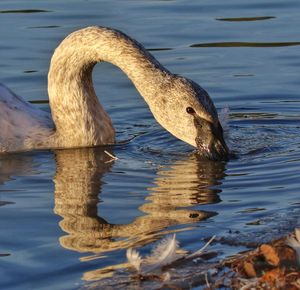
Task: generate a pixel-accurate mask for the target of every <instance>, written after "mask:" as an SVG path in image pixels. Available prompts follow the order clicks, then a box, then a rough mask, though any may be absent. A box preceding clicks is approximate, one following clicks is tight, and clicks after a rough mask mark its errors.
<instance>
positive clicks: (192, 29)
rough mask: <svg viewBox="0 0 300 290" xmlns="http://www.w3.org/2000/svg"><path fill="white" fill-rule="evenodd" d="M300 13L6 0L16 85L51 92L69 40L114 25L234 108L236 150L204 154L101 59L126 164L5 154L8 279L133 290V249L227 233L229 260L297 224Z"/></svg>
mask: <svg viewBox="0 0 300 290" xmlns="http://www.w3.org/2000/svg"><path fill="white" fill-rule="evenodd" d="M299 12H300V2H299V1H285V0H277V1H276V0H275V1H274V0H273V1H268V0H267V1H263V3H262V1H258V0H253V1H238V0H230V1H226V3H225V2H224V1H220V0H216V1H210V0H205V1H187V0H182V1H179V0H178V1H149V0H147V1H146V0H144V1H121V0H119V1H108V0H107V1H96V0H90V1H88V0H72V1H71V0H70V1H59V0H52V1H50V0H48V1H33V0H28V1H21V0H13V1H12V0H1V3H0V39H1V42H0V52H1V57H0V82H2V83H3V84H5V85H6V86H8V87H9V88H11V89H12V90H13V91H14V92H15V93H17V94H18V95H21V96H23V97H24V98H25V99H26V100H28V101H37V102H38V103H41V102H40V101H47V100H48V96H47V71H48V66H49V61H50V58H51V55H52V53H53V50H54V48H55V47H56V46H57V45H58V43H59V42H60V41H61V40H62V39H63V38H64V37H65V36H66V35H67V34H68V33H70V32H72V31H74V30H76V29H79V28H82V27H85V26H88V25H102V26H110V27H114V28H117V29H120V30H122V31H124V32H125V33H127V34H129V35H131V36H132V37H134V38H136V39H137V40H138V41H139V42H141V43H142V44H143V45H144V46H145V47H146V48H148V49H151V50H152V53H153V54H154V55H155V57H156V58H157V59H158V60H159V61H160V62H161V63H162V64H163V65H165V66H166V67H167V68H168V69H169V70H171V71H172V72H174V73H178V74H182V75H185V76H187V77H189V78H191V79H193V80H194V81H196V82H198V83H200V84H201V86H203V87H204V88H205V89H206V90H207V91H208V92H209V94H210V95H211V97H212V99H213V100H214V103H215V105H216V107H217V108H218V110H221V109H222V108H229V120H228V124H227V125H228V131H229V136H228V143H229V144H230V147H231V149H232V151H233V152H234V153H235V154H236V156H237V158H236V159H233V160H230V161H229V162H227V163H221V162H211V161H201V160H199V159H198V158H197V156H196V155H195V154H194V153H193V148H191V147H190V146H189V145H187V144H184V143H183V142H181V141H179V140H177V139H175V138H174V137H172V136H171V135H170V134H169V133H168V132H166V131H165V130H164V129H162V128H161V127H160V126H159V125H158V124H157V123H156V122H155V120H154V118H153V117H152V115H151V113H150V112H149V111H148V108H147V106H146V104H145V102H144V101H143V99H142V98H140V96H139V95H138V93H137V91H136V90H135V88H134V87H133V85H132V84H131V83H130V81H129V80H128V79H127V78H126V76H125V75H124V74H123V73H122V72H120V71H119V70H118V69H116V68H115V67H113V66H112V65H110V64H101V65H98V66H96V68H95V71H94V74H93V77H94V83H95V89H96V92H97V93H98V96H99V98H100V99H101V103H102V104H103V105H104V107H105V108H106V110H107V111H108V113H109V114H110V116H111V117H112V120H113V123H114V125H115V127H116V130H117V139H118V141H120V142H121V141H126V140H127V142H123V143H121V144H119V145H116V146H113V147H110V148H105V149H106V150H108V151H109V152H111V153H112V154H114V155H116V156H117V157H118V158H119V159H118V160H116V161H114V162H109V161H110V157H109V156H107V155H106V154H105V153H104V149H103V148H94V149H80V150H79V149H78V150H63V151H55V152H53V151H41V152H30V153H20V154H8V155H2V156H0V288H1V289H56V290H57V289H100V288H101V289H103V288H105V287H106V286H107V287H108V286H109V285H114V286H113V287H114V289H117V288H126V287H128V288H129V289H132V287H133V285H131V286H130V284H127V283H128V281H129V280H130V278H129V277H130V274H129V272H128V271H127V270H126V268H124V266H122V264H123V263H125V262H126V254H125V253H126V249H127V248H128V247H134V248H138V249H139V250H140V251H141V252H142V253H143V254H145V253H148V252H149V250H150V249H151V248H152V247H153V244H154V242H155V241H156V240H159V239H161V238H163V237H165V236H167V235H168V234H170V233H174V232H176V237H177V239H178V240H179V242H180V245H181V247H183V248H184V249H186V250H189V251H194V250H196V249H198V248H200V247H201V246H203V244H204V243H205V241H207V239H209V238H210V237H211V236H212V235H216V236H217V238H216V241H215V242H214V243H213V244H212V245H211V247H210V249H211V250H213V251H216V252H217V255H216V257H215V258H214V259H215V260H216V261H217V260H219V259H222V258H224V257H227V256H229V255H231V254H234V253H237V252H238V251H240V250H244V249H246V247H247V246H249V242H251V243H258V242H263V241H268V240H270V239H273V238H277V237H280V236H282V235H284V234H287V233H288V232H289V231H291V230H292V229H294V227H296V226H298V225H299V218H298V217H299V214H300V178H299V177H300V176H299V175H300V174H299V173H300V114H299V111H300V93H299V91H300V82H299V76H300V59H299V56H300V33H299V27H300V18H299ZM37 105H38V106H41V107H43V108H44V109H46V110H48V105H47V103H44V104H37ZM0 117H1V116H0ZM0 133H1V132H0ZM128 140H130V141H128ZM114 268H120V269H119V270H115V271H114V270H113V269H114ZM185 270H186V269H185ZM180 271H183V269H181V270H180V269H178V273H179V274H178V275H179V276H180ZM186 271H188V270H186ZM183 272H184V271H183ZM182 275H183V276H184V274H182ZM126 285H127V286H126ZM128 285H129V286H128ZM137 287H138V286H137ZM139 287H141V288H147V287H148V288H149V289H155V287H159V283H158V282H157V281H156V282H155V283H154V282H153V284H151V282H149V283H148V284H147V285H146V284H145V285H143V284H142V285H139ZM139 289H140V288H139Z"/></svg>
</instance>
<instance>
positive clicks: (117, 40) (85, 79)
mask: <svg viewBox="0 0 300 290" xmlns="http://www.w3.org/2000/svg"><path fill="white" fill-rule="evenodd" d="M101 61H107V62H110V63H112V64H114V65H116V66H118V67H119V68H120V69H121V70H122V71H123V72H124V73H126V75H127V76H128V77H129V78H130V79H131V81H132V82H133V83H134V85H135V87H136V88H137V90H138V91H139V93H140V94H141V95H142V96H143V98H144V99H145V101H146V102H147V104H148V105H149V108H150V110H151V112H152V113H153V115H154V117H155V118H156V120H157V121H158V122H159V123H160V124H161V125H162V126H163V127H164V128H166V129H167V130H168V131H169V132H171V133H172V134H173V135H175V136H176V137H178V138H179V139H181V140H183V141H185V142H187V143H189V144H191V145H193V146H195V147H198V148H199V149H200V151H202V152H204V153H208V154H209V155H211V157H214V158H218V159H219V158H224V157H225V156H226V155H227V153H228V149H227V146H226V144H225V142H224V140H223V134H222V128H221V126H220V123H219V120H218V115H217V112H216V109H215V107H214V105H213V103H212V101H211V99H210V97H209V96H208V94H207V93H206V92H205V91H204V90H203V89H202V88H201V87H200V86H199V85H197V84H196V83H194V82H192V81H191V80H188V79H186V78H184V77H181V76H178V75H173V74H172V73H170V72H169V71H168V70H167V69H165V68H164V67H163V66H162V65H161V64H160V63H159V62H158V61H157V60H156V59H155V58H154V57H153V56H152V55H151V54H150V53H149V52H147V51H146V50H145V49H144V48H143V46H141V45H140V44H139V43H137V42H136V41H135V40H133V39H131V38H129V37H128V36H127V35H125V34H123V33H121V32H120V31H117V30H113V29H109V28H103V27H88V28H85V29H82V30H79V31H76V32H74V33H72V34H70V35H69V36H68V37H67V38H66V39H64V40H63V41H62V43H61V44H60V45H59V46H58V48H57V49H56V50H55V52H54V54H53V57H52V59H51V65H50V69H49V74H48V93H49V101H50V107H51V112H52V118H51V116H50V114H48V113H47V112H44V111H42V110H40V109H39V108H36V107H35V106H33V105H31V104H29V103H27V102H25V101H24V100H22V99H21V98H20V97H18V96H16V95H14V94H13V93H12V92H11V91H9V90H8V89H7V88H5V87H4V86H3V87H0V152H14V151H24V150H33V149H46V148H74V147H89V146H96V145H103V144H113V143H114V142H115V131H114V128H113V125H112V122H111V120H110V118H109V116H108V115H107V113H106V112H105V111H104V109H103V108H102V106H101V104H100V103H99V101H98V98H97V96H96V94H95V91H94V88H93V83H92V70H93V67H94V66H95V64H96V63H97V62H101ZM187 109H189V110H187ZM52 120H53V121H52Z"/></svg>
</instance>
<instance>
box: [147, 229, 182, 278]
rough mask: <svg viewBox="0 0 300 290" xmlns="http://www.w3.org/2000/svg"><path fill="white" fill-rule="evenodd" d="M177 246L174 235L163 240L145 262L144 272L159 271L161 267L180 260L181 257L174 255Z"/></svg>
mask: <svg viewBox="0 0 300 290" xmlns="http://www.w3.org/2000/svg"><path fill="white" fill-rule="evenodd" d="M178 244H179V243H178V241H177V240H176V236H175V235H173V237H168V238H165V239H163V240H162V241H161V242H160V243H159V244H158V245H157V246H156V247H155V248H154V249H153V250H152V253H151V255H150V256H148V257H147V259H146V260H145V264H146V265H145V269H144V272H145V273H147V272H152V271H155V270H160V269H161V268H162V267H163V266H166V265H169V264H171V263H172V262H174V261H176V260H178V259H179V258H181V257H182V255H180V254H177V253H176V251H177V250H178Z"/></svg>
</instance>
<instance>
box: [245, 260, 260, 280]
mask: <svg viewBox="0 0 300 290" xmlns="http://www.w3.org/2000/svg"><path fill="white" fill-rule="evenodd" d="M244 271H245V273H246V275H247V276H248V277H249V278H254V277H256V276H257V274H256V271H255V269H254V266H253V264H252V263H249V262H244Z"/></svg>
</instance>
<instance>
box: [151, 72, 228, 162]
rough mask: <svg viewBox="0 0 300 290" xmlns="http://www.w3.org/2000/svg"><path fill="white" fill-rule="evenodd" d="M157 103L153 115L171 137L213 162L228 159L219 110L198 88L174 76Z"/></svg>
mask: <svg viewBox="0 0 300 290" xmlns="http://www.w3.org/2000/svg"><path fill="white" fill-rule="evenodd" d="M156 102H157V103H156V105H155V108H154V109H153V106H150V108H151V111H152V112H153V114H154V116H155V118H156V119H157V121H158V122H159V123H160V124H161V125H162V126H163V127H164V128H166V129H167V130H168V131H169V132H170V133H172V134H173V135H174V136H176V137H177V138H179V139H181V140H182V141H185V142H186V143H188V144H190V145H192V146H194V147H196V148H197V149H198V151H199V153H200V154H201V155H203V156H205V157H207V158H209V159H212V160H227V159H228V155H229V150H228V147H227V145H226V143H225V140H224V137H223V129H222V126H221V124H220V122H219V119H218V114H217V111H216V108H215V106H214V104H213V102H212V100H211V99H210V97H209V95H208V94H207V92H206V91H205V90H204V89H202V88H201V87H200V86H199V85H198V84H196V83H194V82H193V81H191V80H188V79H186V78H183V77H180V76H172V77H171V78H170V79H169V80H168V81H167V83H165V84H164V85H163V88H161V87H160V89H159V93H157V96H156ZM162 108H164V109H162Z"/></svg>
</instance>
